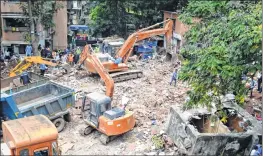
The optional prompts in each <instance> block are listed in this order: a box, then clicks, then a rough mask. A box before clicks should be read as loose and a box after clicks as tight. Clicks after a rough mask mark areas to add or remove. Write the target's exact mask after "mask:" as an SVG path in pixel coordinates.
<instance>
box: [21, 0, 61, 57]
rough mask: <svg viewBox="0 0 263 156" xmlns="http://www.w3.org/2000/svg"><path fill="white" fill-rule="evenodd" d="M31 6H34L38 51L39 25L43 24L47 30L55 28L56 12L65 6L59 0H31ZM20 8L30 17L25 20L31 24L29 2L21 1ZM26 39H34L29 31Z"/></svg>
mask: <svg viewBox="0 0 263 156" xmlns="http://www.w3.org/2000/svg"><path fill="white" fill-rule="evenodd" d="M31 4H32V6H31V8H32V15H33V24H34V28H35V30H34V33H35V40H34V41H33V45H32V46H33V50H34V51H35V52H37V50H36V49H37V46H38V42H39V35H38V33H39V32H38V30H37V28H38V26H39V25H42V26H43V27H44V29H45V30H48V29H49V28H53V27H54V26H55V23H54V21H53V16H54V14H55V13H56V12H57V11H58V10H59V9H61V8H63V7H64V6H63V5H62V4H61V3H59V2H57V1H46V0H38V1H31ZM20 8H21V10H22V11H23V14H24V15H25V16H26V17H28V18H25V19H22V20H24V22H25V24H26V25H27V26H30V20H28V19H29V13H28V3H25V2H21V3H20ZM24 36H25V40H32V39H31V38H29V32H28V33H27V34H25V35H24ZM37 55H40V54H37Z"/></svg>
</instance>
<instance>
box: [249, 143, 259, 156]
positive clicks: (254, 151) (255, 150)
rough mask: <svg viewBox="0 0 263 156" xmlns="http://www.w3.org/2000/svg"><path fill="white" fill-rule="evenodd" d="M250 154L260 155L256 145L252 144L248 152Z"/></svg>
mask: <svg viewBox="0 0 263 156" xmlns="http://www.w3.org/2000/svg"><path fill="white" fill-rule="evenodd" d="M250 155H251V156H260V153H259V152H258V146H257V145H254V147H253V150H252V151H251V153H250Z"/></svg>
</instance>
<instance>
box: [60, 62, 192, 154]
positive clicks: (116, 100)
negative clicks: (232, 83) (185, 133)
mask: <svg viewBox="0 0 263 156" xmlns="http://www.w3.org/2000/svg"><path fill="white" fill-rule="evenodd" d="M129 65H131V66H132V68H133V69H134V68H136V69H140V70H142V71H143V74H144V76H143V77H142V78H140V79H134V80H130V81H125V82H120V83H115V89H114V95H113V101H112V105H113V106H120V107H121V106H123V104H124V103H127V107H126V108H127V109H129V110H131V111H133V112H134V113H135V118H136V127H135V128H134V129H133V130H132V131H130V132H128V133H126V134H124V135H123V136H122V137H119V138H118V139H116V140H115V141H113V142H111V143H110V144H108V145H107V146H106V148H107V149H105V146H104V145H102V144H101V143H100V142H99V139H98V136H99V134H98V132H95V133H93V134H91V135H89V136H86V137H83V136H81V135H80V134H79V133H78V130H79V128H81V127H83V126H85V123H84V122H83V121H82V119H81V115H80V112H79V111H78V110H77V109H79V108H78V107H76V108H77V109H73V110H72V115H73V116H72V119H73V120H72V121H74V122H70V123H68V125H67V127H68V128H66V129H65V130H64V131H63V132H62V133H60V136H61V139H62V140H61V141H62V143H65V144H68V142H72V141H74V142H75V143H74V147H72V148H70V149H69V150H62V151H63V153H64V152H65V153H64V154H77V153H80V151H82V152H83V153H86V154H96V153H95V152H98V153H100V154H118V155H119V154H130V155H132V154H145V155H164V154H166V155H174V154H176V152H177V150H178V149H177V147H175V146H174V144H173V142H172V141H171V139H170V138H169V137H168V136H167V135H166V134H164V129H165V122H167V121H166V119H167V117H168V112H169V109H170V106H171V105H176V106H178V107H180V104H182V103H183V102H184V99H185V95H186V92H187V90H188V88H187V85H185V84H182V83H181V82H179V83H178V84H177V86H176V87H175V86H174V84H173V85H171V86H170V84H169V83H170V80H171V76H172V71H173V66H172V65H171V63H169V62H162V61H159V60H149V61H147V62H142V61H138V62H137V61H136V62H130V63H129ZM55 81H56V82H57V83H60V84H62V85H65V86H68V87H71V88H74V89H75V91H76V98H77V99H76V101H77V102H76V105H79V104H81V97H82V96H83V94H86V93H89V92H94V91H97V92H105V86H102V84H101V83H100V78H99V77H98V76H90V75H88V74H87V73H86V71H79V70H73V71H71V73H69V74H66V75H64V76H62V77H58V78H57V79H56V80H55ZM73 129H74V130H73ZM154 137H157V138H159V141H160V142H161V143H162V144H161V145H160V146H156V143H155V141H154V140H156V139H152V138H154ZM157 140H158V139H157ZM87 141H88V142H89V143H87ZM94 144H96V146H95V145H94ZM67 146H68V145H67ZM65 148H67V149H68V147H65ZM62 149H63V147H62ZM102 149H103V150H102ZM178 151H179V150H178Z"/></svg>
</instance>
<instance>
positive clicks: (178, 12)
mask: <svg viewBox="0 0 263 156" xmlns="http://www.w3.org/2000/svg"><path fill="white" fill-rule="evenodd" d="M161 11H163V12H167V13H170V14H180V13H181V11H180V10H177V11H168V10H161Z"/></svg>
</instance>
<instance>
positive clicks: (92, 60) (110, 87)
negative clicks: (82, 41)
mask: <svg viewBox="0 0 263 156" xmlns="http://www.w3.org/2000/svg"><path fill="white" fill-rule="evenodd" d="M89 49H90V45H86V46H85V47H84V49H83V51H82V53H81V56H80V64H83V65H84V66H85V67H86V68H87V69H88V68H90V67H92V68H94V69H95V70H96V71H97V73H98V74H99V75H100V77H101V79H102V80H103V81H104V83H105V85H106V95H107V96H109V97H112V96H113V92H114V81H113V79H112V78H111V76H110V75H109V73H108V72H107V71H106V69H105V68H104V66H103V65H102V63H101V62H100V60H99V59H98V58H97V57H96V56H95V55H91V54H90V50H89ZM88 65H91V66H88Z"/></svg>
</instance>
